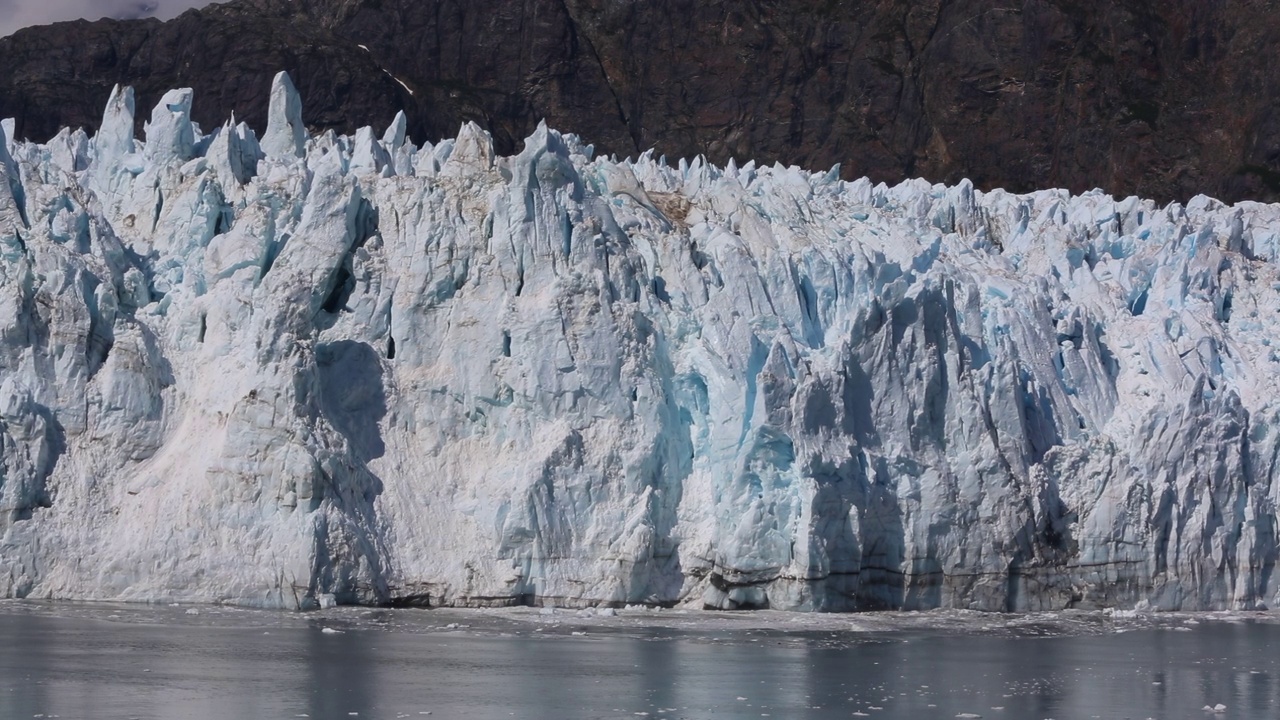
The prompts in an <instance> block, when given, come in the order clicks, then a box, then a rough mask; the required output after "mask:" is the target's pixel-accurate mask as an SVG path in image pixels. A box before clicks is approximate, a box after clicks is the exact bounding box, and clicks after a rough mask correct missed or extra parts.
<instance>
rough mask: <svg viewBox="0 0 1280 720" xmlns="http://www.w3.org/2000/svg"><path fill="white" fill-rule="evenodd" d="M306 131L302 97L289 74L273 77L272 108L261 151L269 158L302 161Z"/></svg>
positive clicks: (283, 73)
mask: <svg viewBox="0 0 1280 720" xmlns="http://www.w3.org/2000/svg"><path fill="white" fill-rule="evenodd" d="M306 140H307V128H306V126H305V125H303V124H302V97H301V96H300V95H298V88H296V87H294V85H293V80H291V79H290V78H289V73H287V72H281V73H278V74H277V75H276V78H275V80H274V81H273V82H272V84H271V108H270V110H269V111H268V113H267V134H266V135H264V136H263V137H262V151H263V153H264V154H266V156H267V157H269V158H298V157H302V155H303V153H304V150H305V148H306Z"/></svg>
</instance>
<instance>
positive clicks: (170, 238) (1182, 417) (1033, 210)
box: [0, 74, 1280, 611]
mask: <svg viewBox="0 0 1280 720" xmlns="http://www.w3.org/2000/svg"><path fill="white" fill-rule="evenodd" d="M191 101H192V93H191V91H190V90H175V91H171V92H169V93H168V94H166V95H165V96H164V98H163V99H162V100H161V101H160V103H159V104H158V105H157V106H156V107H155V109H154V110H153V111H152V112H151V115H150V120H149V122H148V123H147V124H146V130H145V138H144V139H141V140H140V139H138V138H136V137H135V136H134V121H135V114H136V109H135V106H134V96H133V93H132V91H131V90H130V89H128V88H117V89H116V91H115V92H114V93H113V94H112V97H111V99H110V101H109V103H108V106H107V108H106V110H105V112H104V116H103V122H102V126H101V129H100V130H99V132H98V133H97V134H96V135H95V136H93V137H89V136H88V135H87V134H86V133H84V132H83V131H79V130H77V131H71V130H64V131H63V132H62V133H60V134H59V135H58V136H56V137H55V138H53V139H52V140H50V141H49V142H47V143H44V144H37V143H31V142H25V141H18V140H15V139H14V138H13V137H12V134H13V132H12V130H13V124H12V123H3V124H0V132H2V133H3V137H0V296H2V297H0V597H5V598H24V597H27V598H61V599H84V600H123V601H150V602H160V601H166V602H219V603H233V604H240V605H248V606H259V607H281V608H297V609H306V608H312V607H318V606H319V605H321V604H322V603H323V604H325V605H328V604H330V603H333V602H338V603H343V604H383V605H417V606H499V605H512V604H546V605H562V606H576V607H585V606H621V605H624V604H629V603H636V604H652V605H665V606H670V605H679V606H693V607H700V608H701V607H707V608H717V609H739V608H766V607H767V608H774V609H789V610H815V611H850V610H863V609H881V608H894V609H929V608H968V609H977V610H992V611H1025V610H1053V609H1061V608H1069V607H1150V608H1155V609H1183V610H1193V609H1200V610H1203V609H1220V608H1234V609H1246V610H1251V609H1262V608H1265V607H1268V606H1271V605H1275V604H1276V603H1277V602H1280V597H1277V596H1278V594H1280V583H1278V582H1277V580H1276V579H1275V577H1274V575H1273V569H1274V567H1275V563H1276V559H1277V554H1278V550H1277V538H1276V525H1277V508H1276V506H1277V493H1278V492H1280V484H1278V483H1277V482H1276V480H1277V458H1278V457H1280V417H1278V416H1280V391H1278V388H1277V385H1278V383H1277V380H1278V379H1280V355H1278V354H1277V348H1276V345H1274V344H1273V341H1274V340H1275V339H1276V333H1275V329H1276V328H1277V327H1280V323H1278V322H1277V321H1278V320H1280V272H1278V271H1277V259H1278V257H1280V207H1278V206H1275V205H1263V204H1258V203H1249V202H1245V203H1241V204H1238V205H1236V206H1230V207H1229V206H1225V205H1223V204H1221V203H1219V202H1217V201H1215V200H1212V199H1210V198H1207V197H1203V196H1201V197H1196V198H1195V199H1193V200H1191V201H1190V202H1189V203H1187V204H1186V205H1181V204H1176V203H1175V204H1172V205H1169V206H1166V207H1160V206H1157V205H1156V204H1155V203H1153V202H1151V201H1145V200H1141V199H1138V198H1127V199H1123V200H1118V199H1115V198H1112V197H1110V196H1108V195H1106V194H1104V193H1102V192H1101V191H1094V192H1090V193H1085V194H1083V195H1078V196H1072V195H1071V194H1069V193H1067V192H1066V191H1062V190H1045V191H1040V192H1035V193H1031V194H1025V195H1015V194H1010V193H1007V192H1003V191H1000V190H996V191H992V192H981V191H978V190H976V189H975V188H974V187H973V186H972V185H971V184H970V183H968V182H962V183H960V184H959V185H956V186H953V187H946V186H942V185H933V184H930V183H927V182H925V181H922V180H913V181H909V182H905V183H902V184H900V185H898V186H896V187H887V186H885V185H883V184H873V183H871V182H870V181H868V180H865V179H864V180H859V181H856V182H845V181H842V180H841V179H840V177H839V173H838V171H836V170H833V171H831V172H818V173H814V172H809V171H805V170H801V169H799V168H785V167H781V166H776V165H775V166H772V167H763V166H757V165H755V164H754V163H751V162H748V163H745V164H742V165H738V164H737V163H733V162H731V163H729V164H728V165H727V166H726V167H714V166H712V165H710V164H708V163H707V162H705V161H704V160H703V159H701V158H699V159H694V160H691V161H686V160H681V161H679V162H678V163H675V164H671V163H668V162H667V161H666V160H665V159H664V158H657V159H655V158H654V157H652V154H651V153H646V154H644V155H642V156H640V157H639V158H636V159H628V160H618V159H615V158H604V157H594V153H593V151H592V148H591V147H590V146H589V145H587V144H585V143H584V141H583V140H580V139H579V138H576V137H574V136H571V135H562V134H560V133H557V132H555V131H554V130H551V129H548V128H547V127H545V126H542V127H539V129H538V130H537V132H535V133H534V135H533V136H531V137H529V138H528V139H527V140H526V141H525V143H524V148H523V150H522V151H521V152H520V153H519V154H517V155H515V156H512V157H497V156H495V153H494V150H493V144H492V142H491V139H490V137H489V136H488V135H487V134H486V133H485V132H483V131H482V130H481V129H480V128H479V127H477V126H476V125H473V124H468V125H465V126H463V127H462V128H461V129H460V130H459V133H458V135H457V137H456V138H454V139H448V140H443V141H441V142H439V143H437V144H434V145H433V144H430V143H428V144H424V145H423V146H421V147H419V146H417V145H415V144H414V143H412V142H411V141H410V140H409V139H407V138H406V137H405V119H404V117H403V116H399V117H397V118H395V120H394V121H393V122H392V124H391V126H390V127H389V128H388V129H387V130H386V132H385V134H383V135H381V136H379V135H377V134H375V132H374V131H373V130H372V129H369V128H365V129H362V130H360V131H359V132H357V133H356V134H355V135H353V136H338V135H335V134H333V133H325V134H322V135H312V134H310V133H309V132H308V131H307V128H306V127H305V126H304V124H303V121H302V112H301V109H302V104H301V101H300V99H299V96H298V92H297V90H296V89H295V88H294V87H293V85H292V83H291V82H290V80H289V78H288V77H287V76H286V75H283V74H281V75H280V76H278V77H277V79H276V82H275V85H274V87H273V88H272V90H271V112H270V120H269V124H268V127H267V128H266V131H265V133H264V134H263V135H262V136H261V137H260V138H259V137H258V136H257V135H256V134H255V133H254V131H253V130H251V129H250V128H248V127H246V126H245V125H243V124H237V123H236V122H235V121H234V119H232V120H231V121H230V122H228V123H226V124H225V125H224V126H222V127H220V128H217V129H215V130H213V131H212V132H210V133H207V134H206V133H204V132H203V131H202V130H201V128H199V127H197V126H196V125H195V124H194V123H193V122H192V121H191V119H190V108H191Z"/></svg>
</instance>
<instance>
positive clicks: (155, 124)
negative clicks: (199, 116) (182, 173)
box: [146, 88, 196, 162]
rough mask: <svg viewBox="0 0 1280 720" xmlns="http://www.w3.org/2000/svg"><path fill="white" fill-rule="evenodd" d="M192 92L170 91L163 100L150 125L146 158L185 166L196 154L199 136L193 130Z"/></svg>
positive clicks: (152, 114)
mask: <svg viewBox="0 0 1280 720" xmlns="http://www.w3.org/2000/svg"><path fill="white" fill-rule="evenodd" d="M191 96H192V93H191V88H182V89H180V90H170V91H169V92H167V93H165V94H164V97H162V98H160V103H159V104H158V105H156V106H155V109H153V110H152V111H151V122H149V123H147V127H146V131H147V147H146V155H147V157H148V158H150V159H151V160H153V161H160V162H164V161H168V160H177V161H181V162H185V161H187V160H190V159H191V156H192V154H193V153H194V148H195V143H196V136H195V128H193V127H192V126H191Z"/></svg>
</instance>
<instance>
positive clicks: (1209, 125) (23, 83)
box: [0, 0, 1280, 201]
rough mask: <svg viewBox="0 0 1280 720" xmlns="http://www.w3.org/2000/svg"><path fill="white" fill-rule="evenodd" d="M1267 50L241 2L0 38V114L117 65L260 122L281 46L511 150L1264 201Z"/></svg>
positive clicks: (371, 115)
mask: <svg viewBox="0 0 1280 720" xmlns="http://www.w3.org/2000/svg"><path fill="white" fill-rule="evenodd" d="M362 46H363V47H362ZM366 48H367V49H366ZM1277 50H1280V3H1278V2H1276V1H1275V0H1221V1H1220V2H1213V3H1208V2H1203V0H1168V2H1164V3H1151V2H1146V1H1145V0H1020V1H1017V2H1015V1H1012V0H994V1H992V0H867V1H853V0H809V1H807V2H782V1H781V0H646V2H631V1H628V0H492V1H491V2H484V3H478V2H460V1H458V0H238V1H237V2H233V3H229V4H227V5H221V6H213V7H210V8H207V9H205V10H201V11H193V12H189V13H187V14H185V15H183V16H182V17H180V18H178V19H177V20H174V21H171V22H169V23H159V22H156V21H131V22H117V21H101V22H98V23H84V22H79V23H63V24H59V25H52V26H47V27H40V28H30V29H27V30H24V31H21V32H19V33H17V34H16V35H14V36H12V37H10V38H5V39H0V67H4V68H6V72H5V73H4V76H3V77H0V116H14V117H16V118H17V120H18V132H19V134H21V135H26V136H29V137H32V138H33V139H44V138H45V137H46V136H48V135H51V134H52V133H54V132H55V131H56V130H57V128H58V127H60V126H62V125H83V126H86V127H90V128H91V127H93V126H94V124H95V123H96V122H97V118H98V115H99V112H100V107H101V106H102V104H103V103H104V102H105V100H106V97H107V93H108V92H109V91H110V88H111V85H112V84H114V83H116V82H124V83H131V84H133V85H135V86H136V87H137V88H138V89H139V93H140V98H139V103H140V104H141V105H143V106H146V105H148V104H149V103H150V102H154V101H155V99H157V98H158V97H159V94H160V92H161V91H162V90H163V89H165V88H168V87H173V86H190V87H193V88H195V91H196V105H195V108H194V115H195V117H196V118H197V120H199V121H201V122H202V123H203V124H205V126H206V127H209V126H211V125H212V124H214V123H220V122H222V120H224V119H225V117H226V116H227V115H228V114H229V113H230V112H231V111H233V110H234V111H235V112H236V113H237V114H238V116H239V117H242V118H244V119H247V120H248V121H249V122H250V123H251V124H253V125H255V126H257V127H261V126H262V125H263V124H264V122H265V114H266V102H267V90H268V89H269V87H270V76H271V75H272V74H273V73H274V72H275V71H277V70H280V69H285V70H289V71H290V72H291V73H293V74H294V77H295V79H296V80H297V81H298V85H299V88H300V90H301V91H302V94H303V98H304V101H305V103H306V120H307V122H308V123H309V124H311V125H312V126H314V127H316V128H328V127H333V128H337V129H340V130H344V131H345V130H351V129H353V128H354V127H356V126H360V125H364V124H373V125H375V126H381V125H383V124H385V123H386V122H387V121H388V120H389V119H390V117H391V115H392V113H393V112H394V111H395V110H396V109H401V108H402V109H404V110H405V111H406V113H407V114H408V115H409V117H410V120H411V134H413V135H414V136H416V137H418V138H420V139H421V138H427V139H435V138H437V137H441V136H445V135H452V134H453V133H454V131H455V130H456V128H457V126H458V124H459V123H460V122H462V121H463V120H476V121H478V122H479V123H481V124H482V125H483V126H485V127H487V128H488V129H489V130H490V131H491V132H492V133H493V134H494V136H495V139H496V140H497V142H498V146H499V149H500V150H503V151H510V150H512V149H514V148H515V147H516V146H517V145H518V144H519V142H520V139H522V138H523V137H525V136H526V135H528V134H529V133H530V132H531V131H532V129H533V127H534V126H535V125H536V123H537V121H538V120H539V119H542V118H544V117H545V118H546V119H547V121H548V122H549V123H550V124H551V125H553V126H555V127H557V128H560V129H562V130H565V131H571V132H576V133H578V134H580V135H582V136H583V137H584V138H586V139H587V140H588V141H590V142H593V143H595V144H596V146H597V148H598V149H600V150H602V151H604V152H611V153H617V154H620V155H626V154H634V153H636V152H638V151H640V150H643V149H646V148H649V147H654V148H656V149H657V151H658V152H660V153H665V154H667V155H668V156H671V157H676V156H692V155H696V154H699V153H704V154H706V155H708V156H709V157H710V158H711V159H712V160H714V161H716V162H723V161H725V160H727V159H728V158H729V157H737V158H740V159H745V158H754V159H756V160H757V161H765V162H771V161H774V160H777V161H781V162H783V163H795V164H800V165H803V166H807V167H810V168H814V169H822V168H826V167H829V166H831V165H833V164H835V163H841V164H842V166H843V169H844V174H845V175H846V176H847V177H851V176H861V175H869V176H870V177H872V178H874V179H877V180H885V181H896V180H900V179H902V178H905V177H911V176H917V175H918V176H923V177H926V178H929V179H930V180H935V181H948V182H954V181H957V180H959V179H960V178H962V177H969V178H971V179H972V180H973V181H974V182H975V184H977V185H978V186H980V187H988V188H989V187H996V186H999V187H1005V188H1008V189H1011V190H1029V189H1032V188H1037V187H1049V186H1063V187H1068V188H1070V189H1072V190H1075V191H1081V190H1087V189H1090V188H1093V187H1101V188H1103V189H1105V190H1107V191H1109V192H1112V193H1115V194H1119V195H1127V194H1141V195H1145V196H1150V197H1154V198H1157V199H1160V200H1186V199H1187V198H1189V197H1190V196H1192V195H1194V194H1196V193H1200V192H1204V193H1208V194H1211V195H1215V196H1217V197H1219V198H1222V199H1224V200H1228V201H1234V200H1240V199H1246V198H1248V199H1259V200H1267V201H1274V200H1280V73H1276V72H1274V71H1272V70H1271V68H1270V65H1271V63H1270V57H1271V56H1272V55H1274V54H1275V53H1276V52H1277ZM397 80H398V81H399V82H397ZM401 83H403V85H402V84H401Z"/></svg>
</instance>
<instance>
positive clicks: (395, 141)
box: [382, 110, 409, 153]
mask: <svg viewBox="0 0 1280 720" xmlns="http://www.w3.org/2000/svg"><path fill="white" fill-rule="evenodd" d="M408 125H409V120H408V118H406V117H405V116H404V111H403V110H401V111H399V112H397V113H396V117H395V119H394V120H392V121H391V125H390V127H388V128H387V132H386V134H384V135H383V136H382V144H383V145H385V146H386V147H387V150H389V151H390V152H393V153H394V152H395V151H397V150H399V149H400V148H401V147H403V146H404V138H405V129H406V128H407V127H408Z"/></svg>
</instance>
